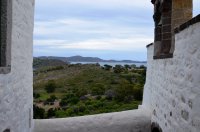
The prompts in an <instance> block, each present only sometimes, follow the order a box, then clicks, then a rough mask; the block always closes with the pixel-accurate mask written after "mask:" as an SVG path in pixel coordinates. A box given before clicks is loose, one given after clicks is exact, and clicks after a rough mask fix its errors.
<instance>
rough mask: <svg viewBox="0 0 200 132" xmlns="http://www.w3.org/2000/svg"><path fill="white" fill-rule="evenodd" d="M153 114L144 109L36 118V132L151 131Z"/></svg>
mask: <svg viewBox="0 0 200 132" xmlns="http://www.w3.org/2000/svg"><path fill="white" fill-rule="evenodd" d="M150 125H151V116H150V114H149V112H147V111H144V110H140V109H139V110H131V111H124V112H116V113H108V114H99V115H91V116H82V117H73V118H61V119H45V120H35V129H34V132H150Z"/></svg>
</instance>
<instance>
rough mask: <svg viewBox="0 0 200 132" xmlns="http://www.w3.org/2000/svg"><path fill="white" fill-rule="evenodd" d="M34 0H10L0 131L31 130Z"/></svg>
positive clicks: (0, 94) (1, 78) (1, 81)
mask: <svg viewBox="0 0 200 132" xmlns="http://www.w3.org/2000/svg"><path fill="white" fill-rule="evenodd" d="M33 7H34V0H12V30H11V33H12V37H11V72H10V73H8V74H0V132H3V131H4V130H6V129H8V130H10V131H11V132H31V129H32V128H31V127H33V126H32V120H31V119H32V103H33V99H32V93H33V92H32V90H33V88H32V82H33V78H32V76H33V74H32V44H33V42H32V41H33V22H34V20H33V13H34V8H33Z"/></svg>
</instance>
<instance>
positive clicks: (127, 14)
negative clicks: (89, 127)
mask: <svg viewBox="0 0 200 132" xmlns="http://www.w3.org/2000/svg"><path fill="white" fill-rule="evenodd" d="M199 5H200V0H194V15H197V14H198V13H200V9H197V6H198V7H199ZM152 15H153V5H152V4H151V2H150V0H36V8H35V29H34V56H74V55H82V56H91V57H100V58H103V59H118V60H122V59H131V60H141V61H143V60H146V47H145V46H146V45H147V44H149V43H151V42H153V29H154V26H153V20H152Z"/></svg>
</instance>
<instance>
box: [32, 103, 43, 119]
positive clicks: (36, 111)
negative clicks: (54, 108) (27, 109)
mask: <svg viewBox="0 0 200 132" xmlns="http://www.w3.org/2000/svg"><path fill="white" fill-rule="evenodd" d="M44 116H45V110H44V109H43V108H40V107H38V106H36V105H33V118H34V119H44Z"/></svg>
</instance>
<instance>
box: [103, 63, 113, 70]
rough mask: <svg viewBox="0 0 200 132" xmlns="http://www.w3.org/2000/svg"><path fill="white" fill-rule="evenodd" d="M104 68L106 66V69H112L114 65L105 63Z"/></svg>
mask: <svg viewBox="0 0 200 132" xmlns="http://www.w3.org/2000/svg"><path fill="white" fill-rule="evenodd" d="M104 68H105V70H107V71H110V69H111V68H112V66H111V65H107V64H105V65H104Z"/></svg>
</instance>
